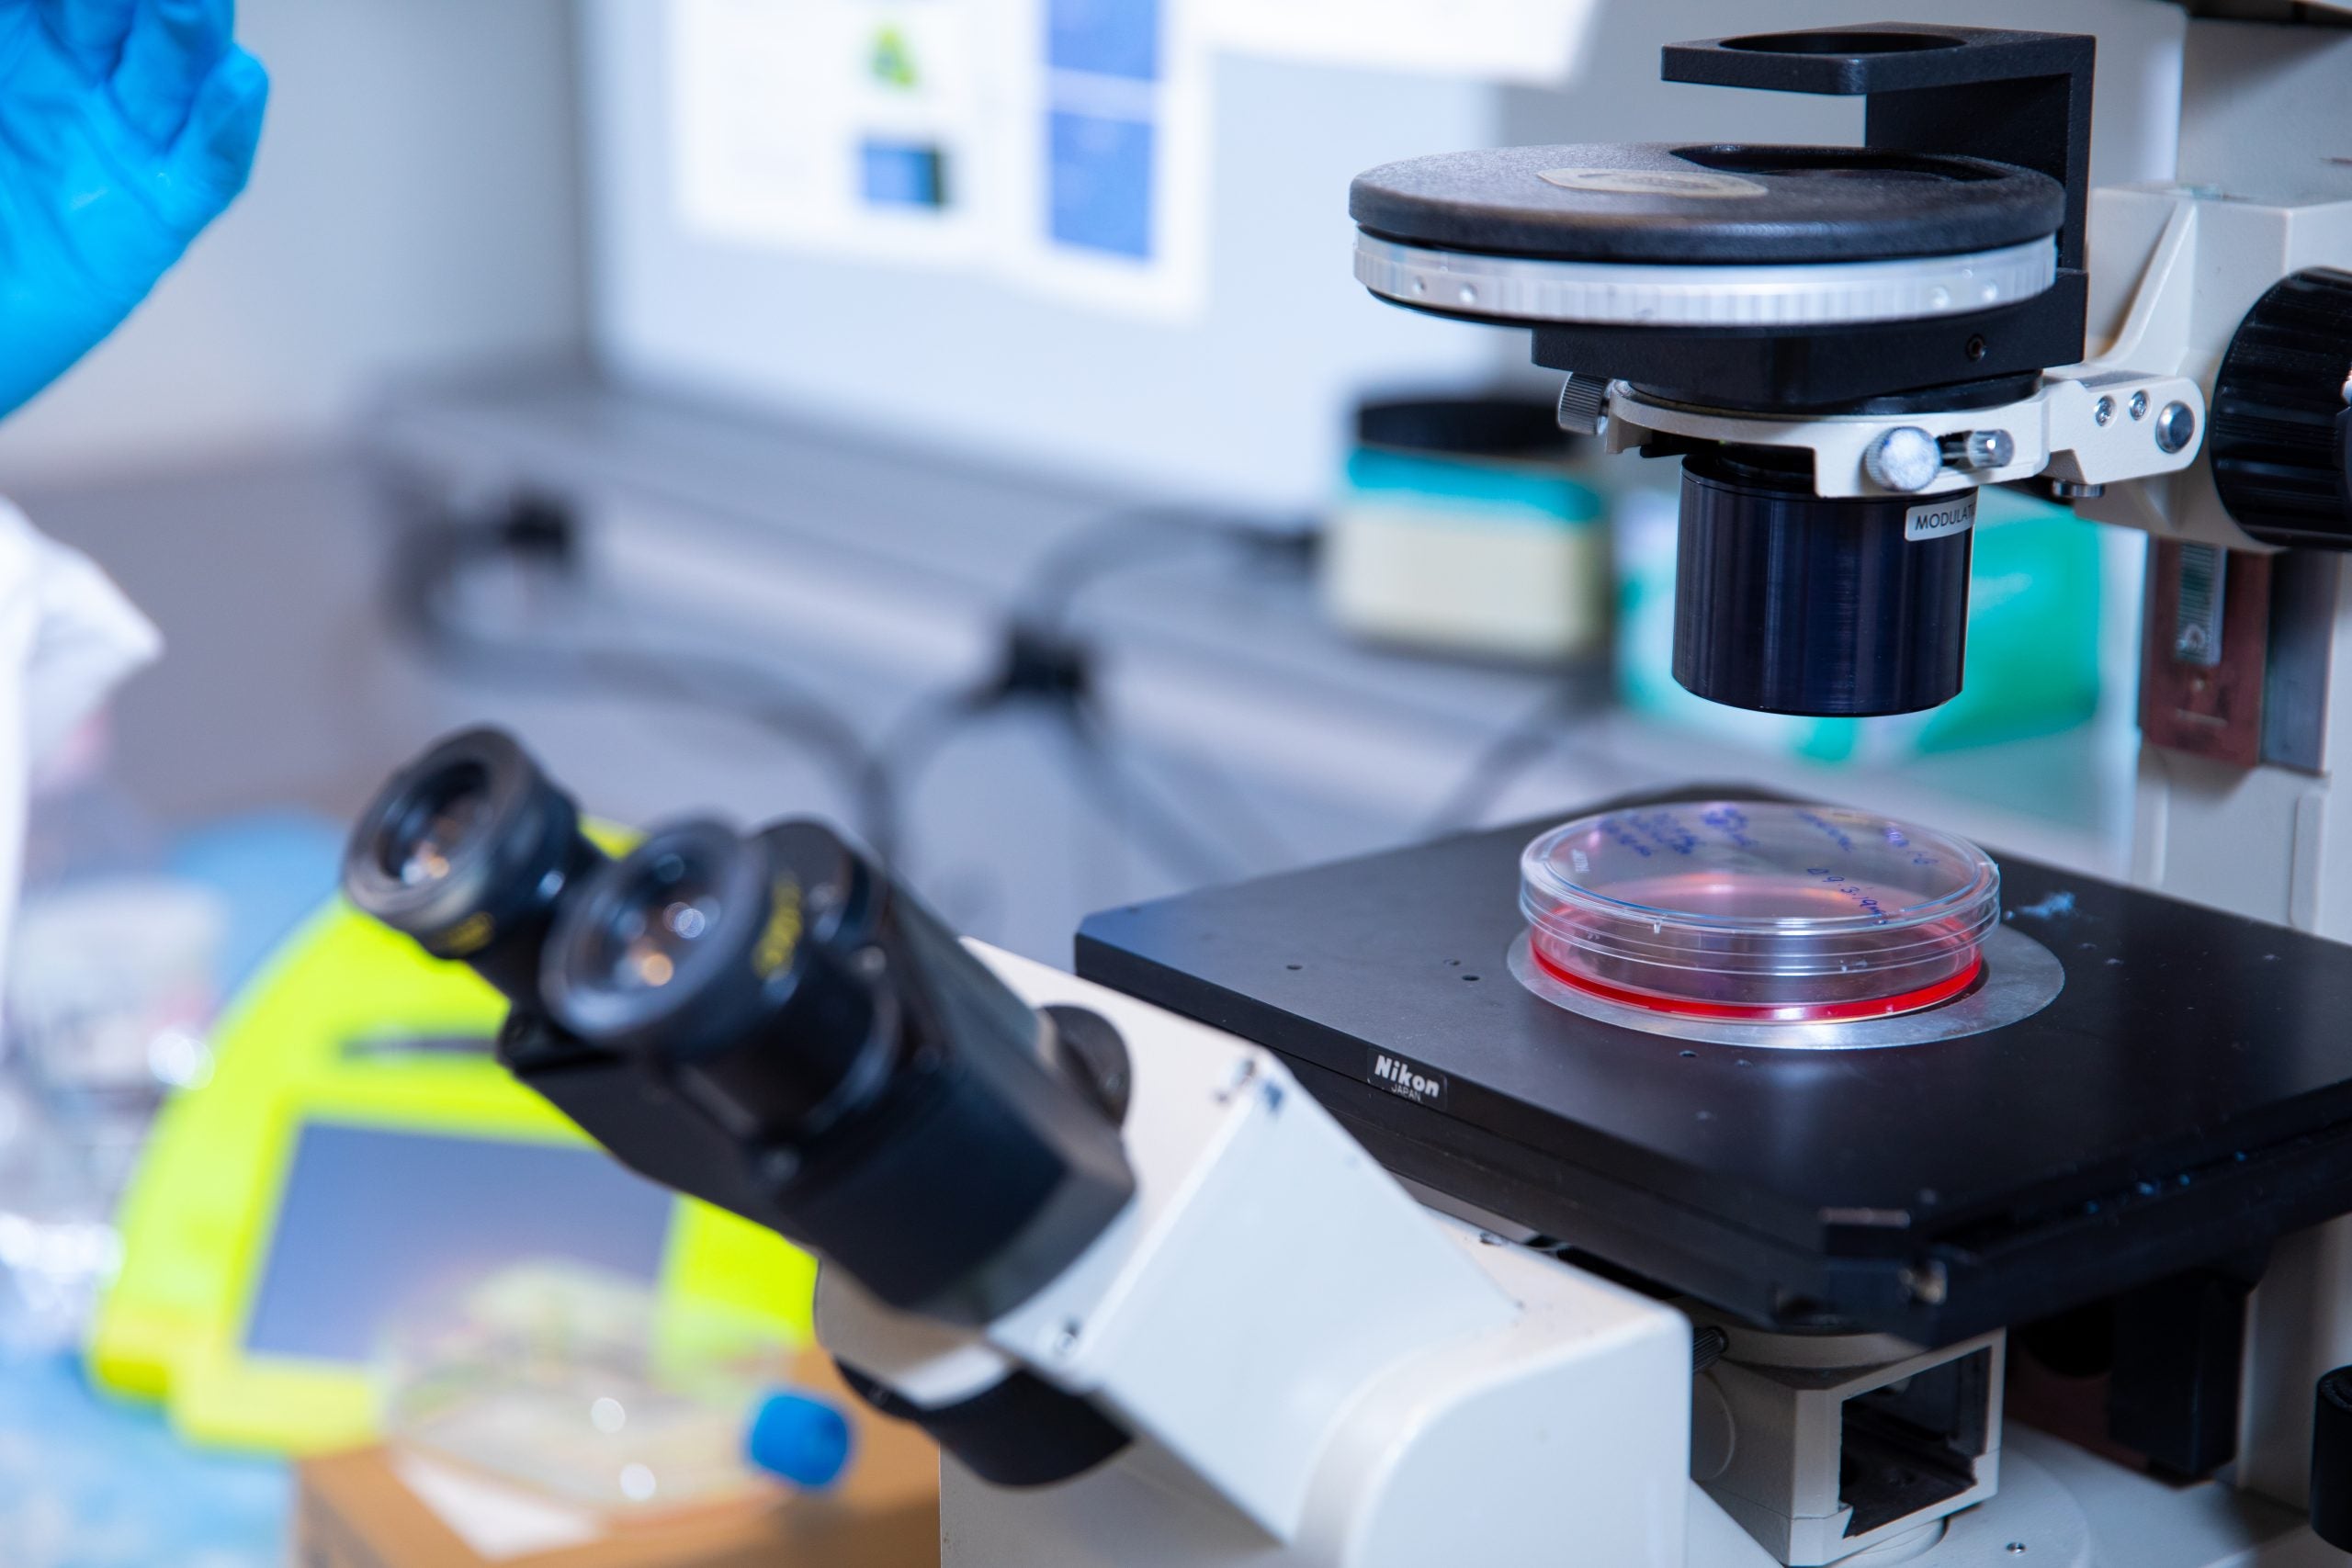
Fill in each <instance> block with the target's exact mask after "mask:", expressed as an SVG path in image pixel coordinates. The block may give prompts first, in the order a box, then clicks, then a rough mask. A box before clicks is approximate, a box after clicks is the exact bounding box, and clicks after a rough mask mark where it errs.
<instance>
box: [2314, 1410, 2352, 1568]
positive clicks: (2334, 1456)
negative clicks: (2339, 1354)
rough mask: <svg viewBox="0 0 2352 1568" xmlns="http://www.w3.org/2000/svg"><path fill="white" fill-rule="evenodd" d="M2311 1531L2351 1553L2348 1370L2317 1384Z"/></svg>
mask: <svg viewBox="0 0 2352 1568" xmlns="http://www.w3.org/2000/svg"><path fill="white" fill-rule="evenodd" d="M2312 1530H2313V1531H2314V1532H2315V1533H2316V1534H2317V1535H2318V1536H2319V1538H2320V1540H2324V1541H2325V1542H2327V1543H2328V1544H2329V1545H2330V1546H2333V1547H2334V1548H2335V1549H2336V1550H2337V1551H2352V1367H2338V1368H2336V1369H2335V1371H2332V1372H2330V1373H2328V1374H2327V1376H2325V1377H2324V1378H2322V1379H2320V1380H2319V1406H2318V1409H2317V1410H2316V1411H2315V1412H2314V1413H2313V1417H2312Z"/></svg>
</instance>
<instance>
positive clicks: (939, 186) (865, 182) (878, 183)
mask: <svg viewBox="0 0 2352 1568" xmlns="http://www.w3.org/2000/svg"><path fill="white" fill-rule="evenodd" d="M858 188H859V190H860V191H861V192H862V193H863V194H864V196H865V200H866V202H867V204H868V205H869V206H873V207H931V208H939V207H944V206H946V205H947V156H946V154H945V153H944V152H941V151H940V150H939V149H938V148H936V147H934V146H933V145H931V144H930V143H929V142H922V141H891V140H889V139H888V138H885V137H878V136H870V137H868V138H866V140H865V142H864V143H862V144H861V145H860V146H859V148H858Z"/></svg>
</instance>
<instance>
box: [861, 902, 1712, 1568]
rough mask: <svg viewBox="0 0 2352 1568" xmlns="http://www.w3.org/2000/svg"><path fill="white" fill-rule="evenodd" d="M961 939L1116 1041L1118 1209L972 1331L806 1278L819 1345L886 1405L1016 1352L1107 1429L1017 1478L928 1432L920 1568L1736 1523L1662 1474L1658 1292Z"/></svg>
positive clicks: (1667, 1452)
mask: <svg viewBox="0 0 2352 1568" xmlns="http://www.w3.org/2000/svg"><path fill="white" fill-rule="evenodd" d="M975 951H977V952H978V953H980V954H981V955H982V957H983V958H984V959H985V960H986V961H987V963H988V964H989V967H990V968H991V969H992V970H994V972H995V973H996V974H997V975H998V976H999V977H1001V979H1003V980H1004V981H1005V982H1006V984H1007V985H1008V986H1010V987H1012V989H1013V990H1014V992H1015V993H1016V994H1018V995H1020V996H1021V997H1022V998H1023V999H1024V1000H1025V1001H1027V1002H1028V1003H1029V1004H1030V1005H1031V1006H1032V1007H1035V1008H1038V1009H1041V1010H1043V1009H1048V1008H1054V1007H1060V1006H1075V1007H1080V1008H1084V1009H1086V1010H1089V1011H1090V1012H1092V1013H1094V1014H1096V1015H1098V1016H1100V1017H1101V1018H1103V1020H1105V1021H1108V1022H1109V1023H1110V1024H1111V1025H1112V1026H1113V1027H1114V1028H1115V1029H1116V1030H1117V1032H1118V1034H1119V1036H1120V1038H1121V1039H1122V1040H1123V1041H1124V1042H1125V1048H1126V1052H1127V1055H1128V1059H1129V1061H1130V1063H1131V1064H1132V1084H1133V1089H1132V1100H1131V1103H1130V1105H1129V1108H1128V1111H1127V1115H1126V1119H1125V1125H1124V1129H1123V1131H1124V1134H1125V1144H1126V1148H1127V1153H1128V1158H1129V1160H1130V1162H1131V1163H1132V1165H1133V1167H1134V1169H1135V1173H1136V1196H1135V1200H1134V1201H1133V1202H1132V1204H1131V1205H1130V1206H1129V1208H1128V1209H1127V1211H1126V1212H1125V1213H1123V1214H1122V1215H1121V1216H1120V1218H1119V1219H1118V1220H1117V1221H1116V1222H1114V1224H1112V1225H1111V1226H1110V1227H1109V1228H1108V1229H1106V1230H1105V1231H1104V1232H1103V1235H1101V1236H1100V1237H1099V1238H1098V1239H1097V1240H1096V1242H1095V1244H1094V1246H1093V1247H1091V1249H1090V1250H1089V1251H1088V1252H1087V1253H1086V1254H1085V1255H1084V1256H1082V1257H1081V1258H1079V1259H1078V1260H1077V1261H1076V1262H1075V1263H1073V1264H1072V1265H1071V1266H1070V1268H1069V1269H1068V1270H1067V1271H1066V1272H1065V1273H1064V1274H1063V1275H1062V1276H1061V1277H1060V1278H1059V1279H1057V1280H1054V1281H1053V1282H1052V1283H1051V1284H1049V1285H1047V1286H1046V1288H1045V1289H1044V1290H1043V1291H1041V1292H1039V1293H1038V1294H1037V1295H1036V1296H1035V1297H1033V1298H1032V1299H1031V1300H1029V1301H1027V1302H1024V1303H1022V1304H1021V1305H1020V1306H1019V1307H1017V1308H1015V1309H1014V1310H1013V1311H1012V1312H1010V1313H1008V1314H1005V1315H1004V1316H1002V1317H1001V1318H998V1319H996V1320H995V1321H993V1322H990V1323H989V1324H987V1325H984V1326H981V1327H979V1328H978V1329H963V1330H959V1329H951V1328H949V1327H947V1326H946V1325H941V1324H939V1323H937V1322H936V1321H935V1320H933V1319H929V1318H922V1317H913V1316H910V1315H908V1314H899V1313H895V1312H893V1311H892V1310H891V1309H889V1308H888V1307H885V1306H883V1305H882V1304H881V1303H878V1302H876V1301H875V1300H874V1299H873V1297H872V1296H870V1295H869V1294H867V1293H866V1292H865V1291H863V1290H862V1289H860V1288H859V1287H858V1285H857V1284H856V1282H855V1281H854V1280H851V1279H849V1278H848V1277H846V1276H845V1275H844V1274H842V1273H841V1272H840V1271H838V1270H833V1269H822V1270H820V1275H819V1282H818V1299H817V1326H818V1333H819V1337H820V1339H821V1340H822V1341H823V1343H824V1345H825V1347H826V1348H827V1349H828V1350H830V1351H831V1353H832V1354H833V1356H834V1357H835V1358H836V1359H839V1360H840V1361H841V1362H842V1364H843V1365H844V1367H846V1368H848V1369H850V1370H851V1371H852V1372H853V1373H854V1375H856V1376H859V1377H862V1378H866V1379H871V1380H873V1381H875V1382H879V1383H882V1384H884V1385H886V1386H888V1388H890V1389H891V1390H893V1391H894V1392H895V1393H898V1394H899V1395H900V1396H901V1397H903V1398H904V1399H905V1400H906V1401H907V1402H908V1403H909V1404H913V1405H916V1406H922V1407H932V1408H947V1409H952V1408H953V1407H955V1406H956V1405H959V1404H966V1403H967V1402H970V1401H972V1400H974V1399H976V1398H978V1397H979V1396H981V1395H983V1394H985V1393H986V1392H987V1391H988V1390H989V1389H990V1388H993V1387H995V1386H997V1385H999V1384H1000V1383H1001V1382H1002V1380H1003V1379H1004V1378H1006V1377H1007V1376H1008V1375H1009V1374H1012V1373H1015V1372H1016V1371H1025V1372H1027V1373H1029V1374H1032V1375H1034V1376H1035V1377H1037V1378H1040V1379H1043V1380H1045V1381H1046V1382H1050V1383H1051V1384H1053V1385H1054V1386H1055V1387H1056V1388H1057V1389H1060V1390H1062V1391H1065V1392H1067V1393H1071V1394H1075V1395H1078V1396H1080V1397H1082V1398H1084V1399H1085V1400H1087V1401H1088V1402H1090V1404H1092V1405H1094V1406H1095V1407H1096V1408H1098V1409H1100V1410H1102V1411H1103V1412H1104V1413H1106V1414H1107V1415H1109V1416H1111V1417H1112V1418H1113V1419H1114V1421H1115V1422H1116V1423H1117V1425H1118V1426H1119V1427H1121V1428H1123V1429H1124V1430H1125V1432H1126V1433H1127V1434H1128V1435H1129V1436H1130V1438H1131V1439H1132V1440H1131V1441H1130V1442H1128V1443H1127V1444H1126V1445H1125V1446H1124V1447H1122V1448H1121V1449H1120V1450H1118V1451H1117V1452H1116V1453H1115V1454H1114V1455H1112V1456H1111V1457H1110V1458H1108V1459H1107V1460H1105V1461H1103V1462H1102V1463H1100V1464H1099V1465H1097V1466H1095V1467H1093V1468H1091V1469H1090V1470H1089V1471H1088V1472H1085V1473H1083V1474H1081V1475H1079V1476H1076V1477H1072V1478H1069V1479H1068V1480H1064V1481H1060V1482H1057V1483H1053V1484H1049V1485H1044V1486H1033V1487H1004V1486H1000V1485H995V1484H991V1483H989V1482H987V1481H984V1480H982V1479H980V1478H979V1477H978V1476H977V1475H976V1474H974V1473H973V1472H972V1471H971V1470H970V1469H968V1468H967V1467H966V1466H965V1465H964V1464H962V1463H960V1462H959V1461H957V1460H956V1458H955V1457H954V1455H953V1452H952V1450H951V1452H950V1455H949V1458H948V1459H947V1461H946V1464H945V1477H944V1496H943V1503H944V1507H943V1515H942V1517H943V1531H944V1562H945V1563H946V1564H948V1565H950V1568H980V1565H983V1564H1012V1563H1047V1562H1050V1563H1054V1564H1057V1565H1067V1568H1091V1565H1096V1564H1100V1565H1102V1568H1111V1565H1113V1564H1117V1565H1120V1568H1179V1565H1182V1568H1208V1565H1210V1564H1238V1563H1265V1564H1275V1563H1298V1564H1306V1563H1321V1564H1332V1565H1337V1564H1348V1565H1350V1568H1390V1565H1394V1568H1408V1565H1416V1564H1425V1563H1430V1562H1464V1563H1471V1562H1476V1563H1506V1562H1510V1563H1533V1562H1545V1561H1564V1560H1566V1559H1563V1558H1561V1556H1560V1553H1561V1551H1562V1549H1563V1545H1564V1528H1565V1530H1566V1536H1567V1537H1570V1538H1573V1540H1575V1541H1576V1542H1577V1548H1576V1551H1577V1560H1579V1561H1589V1562H1596V1563H1598V1562H1607V1563H1611V1564H1622V1565H1623V1568H1680V1565H1681V1564H1682V1563H1683V1562H1685V1561H1686V1559H1685V1554H1684V1553H1685V1547H1684V1540H1685V1529H1686V1516H1687V1514H1688V1513H1689V1512H1690V1511H1691V1510H1693V1509H1696V1510H1697V1511H1698V1512H1699V1515H1700V1519H1699V1527H1700V1529H1702V1530H1704V1529H1708V1528H1710V1527H1711V1526H1712V1527H1715V1528H1716V1529H1717V1532H1718V1533H1721V1531H1723V1530H1731V1531H1732V1533H1735V1534H1736V1529H1734V1528H1733V1527H1730V1526H1729V1525H1728V1523H1727V1522H1726V1521H1724V1520H1723V1519H1722V1518H1721V1516H1720V1514H1719V1513H1717V1512H1716V1511H1714V1510H1713V1505H1712V1504H1710V1503H1708V1502H1707V1500H1706V1499H1705V1498H1704V1497H1703V1495H1696V1494H1695V1493H1694V1489H1693V1488H1692V1487H1691V1483H1690V1481H1689V1464H1688V1460H1687V1453H1688V1449H1689V1440H1690V1438H1689V1426H1690V1421H1689V1410H1690V1387H1691V1325H1690V1322H1689V1320H1688V1319H1686V1318H1685V1317H1684V1316H1683V1315H1682V1314H1680V1313H1679V1312H1677V1311H1676V1310H1674V1309H1673V1308H1672V1307H1670V1306H1668V1305H1665V1304H1663V1303H1658V1302H1655V1301H1651V1300H1649V1299H1647V1298H1645V1297H1643V1296H1641V1295H1638V1294H1636V1293H1635V1292H1631V1291H1629V1290H1626V1289H1624V1288H1623V1287H1622V1286H1618V1285H1614V1284H1611V1283H1609V1282H1608V1281H1605V1280H1600V1279H1599V1278H1597V1277H1595V1276H1593V1275H1590V1274H1588V1273H1586V1272H1584V1271H1583V1270H1580V1269H1574V1268H1571V1267H1569V1266H1567V1265H1566V1264H1563V1263H1561V1262H1559V1261H1557V1260H1556V1259H1555V1258H1549V1257H1545V1256H1543V1255H1541V1254H1539V1253H1536V1252H1533V1251H1531V1250H1529V1249H1527V1248H1525V1247H1516V1246H1510V1245H1505V1244H1503V1243H1502V1242H1501V1241H1500V1239H1499V1238H1498V1237H1497V1236H1494V1235H1490V1234H1487V1233H1484V1232H1482V1231H1480V1230H1478V1229H1477V1228H1476V1227H1475V1226H1472V1225H1469V1224H1464V1223H1459V1222H1454V1221H1450V1220H1446V1219H1442V1218H1440V1217H1438V1216H1435V1215H1433V1214H1431V1213H1430V1211H1428V1210H1427V1209H1424V1208H1423V1207H1422V1206H1421V1205H1420V1204H1419V1202H1417V1201H1415V1200H1414V1199H1413V1198H1412V1197H1411V1196H1410V1195H1409V1194H1408V1193H1407V1191H1406V1190H1404V1189H1403V1188H1402V1187H1400V1186H1399V1185H1398V1184H1397V1181H1396V1179H1394V1178H1392V1177H1391V1176H1389V1175H1388V1174H1387V1173H1386V1172H1385V1170H1383V1169H1382V1168H1381V1167H1380V1166H1379V1165H1378V1164H1377V1163H1376V1162H1375V1161H1374V1160H1373V1159H1372V1157H1371V1156H1369V1155H1367V1154H1366V1153H1365V1152H1364V1151H1363V1148H1362V1147H1361V1146H1360V1145H1358V1144H1357V1143H1356V1142H1355V1140H1354V1139H1352V1138H1351V1137H1350V1136H1349V1135H1348V1134H1347V1133H1346V1132H1345V1131H1344V1130H1342V1129H1341V1128H1340V1125H1339V1123H1338V1122H1335V1121H1334V1120H1333V1119H1332V1118H1331V1116H1330V1114H1329V1112H1328V1111H1325V1110H1324V1109H1323V1107H1322V1106H1321V1105H1319V1104H1318V1103H1317V1101H1316V1100H1315V1099H1314V1098H1313V1097H1312V1096H1311V1095H1309V1094H1307V1093H1306V1091H1305V1090H1304V1089H1301V1088H1300V1087H1299V1085H1298V1084H1297V1082H1296V1081H1295V1079H1294V1078H1293V1077H1292V1075H1291V1073H1290V1072H1289V1070H1288V1069H1287V1068H1286V1067H1284V1066H1283V1065H1282V1063H1281V1062H1280V1061H1279V1060H1278V1059H1277V1058H1276V1057H1274V1056H1273V1055H1272V1054H1271V1053H1268V1052H1266V1051H1264V1050H1261V1049H1260V1048H1258V1047H1256V1046H1253V1045H1250V1044H1248V1043H1244V1042H1242V1041H1239V1040H1238V1039H1236V1038H1234V1037H1233V1036H1231V1035H1229V1034H1226V1033H1223V1032H1219V1031H1217V1030H1214V1029H1211V1028H1208V1027H1206V1026H1205V1025H1203V1024H1200V1023H1195V1022H1193V1021H1189V1020H1186V1019H1182V1018H1178V1017H1176V1016H1174V1015H1173V1014H1170V1013H1168V1012H1165V1011H1163V1010H1159V1009H1158V1008H1154V1007H1151V1006H1149V1005H1148V1004H1146V1003H1143V1002H1139V1001H1136V1000H1135V999H1134V998H1129V997H1125V996H1123V995H1121V994H1119V993H1117V992H1114V991H1111V990H1108V989H1105V988H1104V987H1099V986H1092V985H1089V984H1087V983H1086V982H1084V981H1081V980H1079V979H1076V978H1074V977H1072V976H1069V975H1066V974H1063V973H1060V972H1059V971H1057V970H1053V969H1050V968H1047V967H1046V966H1045V965H1042V964H1034V963H1031V962H1028V961H1026V960H1023V959H1020V958H1017V957H1014V956H1012V955H1011V954H1008V953H999V952H995V951H992V950H989V949H986V948H977V947H976V949H975ZM1013 1440H1014V1441H1016V1442H1017V1441H1019V1440H1021V1439H1019V1438H1015V1439H1013ZM1566 1521H1573V1523H1566ZM1742 1539H1743V1540H1744V1539H1745V1538H1742ZM1588 1553H1589V1555H1586V1554H1588ZM1726 1561H1729V1562H1739V1561H1742V1560H1741V1559H1737V1558H1733V1559H1728V1560H1726Z"/></svg>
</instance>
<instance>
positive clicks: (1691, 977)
mask: <svg viewBox="0 0 2352 1568" xmlns="http://www.w3.org/2000/svg"><path fill="white" fill-rule="evenodd" d="M1520 908H1521V910H1522V911H1523V912H1524V913H1525V914H1526V916H1527V925H1528V949H1529V955H1530V956H1531V957H1532V960H1533V962H1534V964H1535V965H1536V967H1537V968H1538V969H1539V970H1540V971H1541V972H1542V973H1543V974H1544V976H1547V977H1549V978H1551V979H1553V980H1556V981H1558V982H1560V983H1562V984H1565V985H1567V986H1569V987H1576V988H1578V989H1581V990H1584V991H1586V992H1589V993H1591V994H1593V995H1597V996H1599V997H1600V998H1604V999H1606V1000H1610V1001H1613V1002H1618V1003H1622V1004H1625V1005H1629V1006H1634V1007H1638V1008H1644V1009H1647V1010H1653V1011H1656V1012H1658V1013H1660V1014H1663V1015H1666V1016H1673V1017H1684V1018H1705V1019H1728V1020H1737V1021H1749V1022H1790V1023H1820V1022H1834V1021H1838V1020H1842V1019H1863V1018H1886V1017H1890V1016H1893V1015H1894V1014H1897V1013H1905V1012H1915V1011H1917V1010H1921V1009H1925V1008H1931V1007H1934V1006H1936V1005H1938V1004H1939V1003H1941V1002H1946V1001H1950V1000H1951V999H1952V998H1956V997H1959V996H1962V995H1963V994H1965V993H1966V992H1968V991H1969V990H1970V989H1972V988H1973V987H1974V986H1975V984H1976V982H1977V980H1978V979H1979V977H1980V976H1982V974H1983V972H1984V958H1983V954H1982V953H1981V951H1980V950H1981V948H1982V945H1983V943H1984V941H1985V936H1986V935H1987V933H1989V932H1991V931H1993V930H1994V929H1995V927H1996V925H1997V924H1998V923H1999V920H2000V911H2001V874H2000V869H1999V868H1998V867H1997V866H1996V865H1995V864H1994V863H1993V862H1992V859H1991V858H1990V857H1989V856H1987V855H1986V854H1985V852H1984V851H1982V850H1980V849H1978V848H1977V847H1976V846H1975V845H1973V844H1971V843H1969V842H1967V841H1966V840H1962V839H1958V838H1955V837H1953V836H1952V835H1951V834H1949V833H1940V832H1937V831H1935V830H1934V829H1927V828H1920V827H1915V826H1913V825H1911V824H1909V823H1905V822H1897V821H1894V820H1893V819H1892V818H1885V817H1880V816H1876V815H1873V814H1872V813H1870V812H1867V811H1854V810H1849V809H1846V808H1844V807H1826V806H1804V805H1794V804H1787V803H1781V802H1770V801H1739V800H1712V801H1701V802H1696V803H1692V804H1687V805H1684V804H1678V805H1670V806H1646V807H1631V808H1628V809H1624V810H1617V811H1606V812H1601V813H1599V814H1598V815H1595V816H1591V817H1585V818H1578V819H1577V820H1576V821H1573V822H1569V823H1566V824H1564V825H1562V826H1560V827H1558V828H1555V829H1552V830H1551V831H1549V832H1547V833H1544V834H1543V835H1542V836H1541V837H1539V838H1537V839H1536V840H1534V841H1533V842H1532V843H1531V844H1529V845H1528V846H1527V849H1526V851H1525V852H1523V853H1522V854H1521V857H1520Z"/></svg>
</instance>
